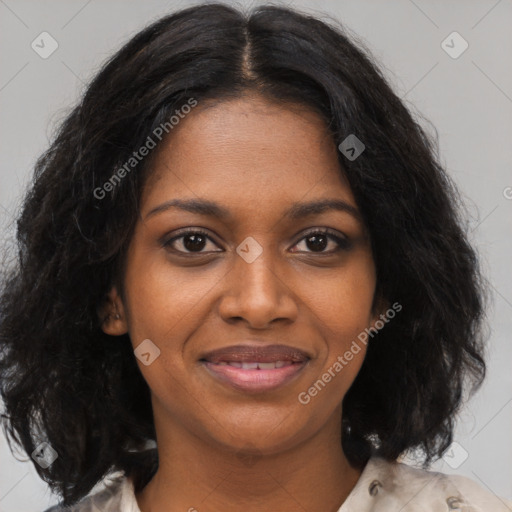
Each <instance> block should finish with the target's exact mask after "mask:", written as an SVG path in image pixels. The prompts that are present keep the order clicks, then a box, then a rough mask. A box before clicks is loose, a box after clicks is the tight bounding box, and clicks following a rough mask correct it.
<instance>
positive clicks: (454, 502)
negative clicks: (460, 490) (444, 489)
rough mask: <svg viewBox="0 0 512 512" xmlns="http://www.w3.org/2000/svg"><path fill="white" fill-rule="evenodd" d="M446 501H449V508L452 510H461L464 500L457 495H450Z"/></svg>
mask: <svg viewBox="0 0 512 512" xmlns="http://www.w3.org/2000/svg"><path fill="white" fill-rule="evenodd" d="M446 503H448V508H449V509H450V510H461V506H462V501H461V500H460V498H457V497H456V496H450V497H449V498H447V499H446Z"/></svg>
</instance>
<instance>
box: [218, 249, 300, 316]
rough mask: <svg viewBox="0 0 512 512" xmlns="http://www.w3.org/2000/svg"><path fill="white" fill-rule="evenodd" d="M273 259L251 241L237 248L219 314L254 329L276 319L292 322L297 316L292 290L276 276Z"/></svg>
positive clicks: (272, 256) (269, 251) (278, 274)
mask: <svg viewBox="0 0 512 512" xmlns="http://www.w3.org/2000/svg"><path fill="white" fill-rule="evenodd" d="M277 259H278V258H277V257H276V255H275V254H274V253H273V252H272V249H270V248H265V249H264V248H263V247H262V246H261V245H260V244H258V243H257V242H256V243H255V241H254V240H246V241H244V242H242V243H241V244H240V245H239V246H238V247H237V254H236V255H235V261H234V264H233V268H232V270H231V272H230V273H229V274H228V276H227V277H228V279H229V282H228V284H227V288H226V289H225V292H226V293H225V296H224V297H223V298H222V301H221V314H222V315H223V316H224V317H225V319H227V318H228V317H241V318H244V319H245V320H247V321H248V322H249V323H250V324H253V325H254V326H256V325H257V324H260V326H263V325H266V324H268V323H269V322H271V321H272V320H273V319H275V318H292V317H294V316H295V315H296V313H297V307H296V304H295V301H294V300H293V297H292V293H291V290H290V289H289V287H288V286H287V285H286V284H285V283H284V279H283V274H282V272H281V274H280V272H279V270H278V267H279V265H277V264H276V262H277Z"/></svg>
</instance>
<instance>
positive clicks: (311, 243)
mask: <svg viewBox="0 0 512 512" xmlns="http://www.w3.org/2000/svg"><path fill="white" fill-rule="evenodd" d="M329 242H330V243H331V247H332V246H334V248H332V249H331V250H328V251H325V250H324V249H325V248H326V247H328V246H329ZM300 243H303V244H304V245H305V246H306V248H308V249H310V250H309V251H292V252H309V253H319V254H333V253H336V252H338V251H341V250H347V249H350V247H351V243H350V241H349V240H348V239H347V238H342V237H340V236H338V235H336V234H334V233H333V232H331V231H330V230H329V229H315V230H312V231H310V232H309V233H307V234H306V236H304V237H303V238H301V240H300V241H299V243H298V244H295V246H294V247H296V246H298V245H300Z"/></svg>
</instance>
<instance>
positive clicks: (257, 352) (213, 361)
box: [200, 345, 310, 393]
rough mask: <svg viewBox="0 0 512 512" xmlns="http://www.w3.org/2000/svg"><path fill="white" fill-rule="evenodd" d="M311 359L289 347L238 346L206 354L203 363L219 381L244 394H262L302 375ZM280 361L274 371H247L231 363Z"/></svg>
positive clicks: (201, 361)
mask: <svg viewBox="0 0 512 512" xmlns="http://www.w3.org/2000/svg"><path fill="white" fill-rule="evenodd" d="M309 360H310V357H309V355H308V354H307V353H306V352H304V351H303V350H300V349H298V348H295V347H289V346H286V345H267V346H264V345H235V346H230V347H223V348H220V349H217V350H213V351H211V352H208V353H206V354H204V355H203V356H202V357H201V359H200V363H201V364H202V365H203V366H204V368H205V369H206V370H207V371H208V373H209V374H210V375H211V376H212V377H213V378H215V379H216V380H217V381H219V382H221V383H223V384H227V385H229V386H230V387H234V388H236V389H238V390H241V391H245V392H252V393H259V392H264V391H271V390H274V389H277V388H279V387H281V386H284V385H285V384H287V383H288V382H290V381H291V380H293V379H294V378H295V377H297V376H298V375H299V374H300V373H301V372H302V370H303V369H304V368H305V367H306V365H307V363H308V361H309ZM277 361H280V363H278V366H279V367H276V368H272V369H260V368H259V367H258V368H250V369H245V368H238V367H235V366H231V365H230V364H229V363H231V362H232V363H235V364H237V366H238V365H240V364H241V363H277ZM252 366H254V365H252ZM267 366H268V365H267Z"/></svg>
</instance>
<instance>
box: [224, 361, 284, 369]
mask: <svg viewBox="0 0 512 512" xmlns="http://www.w3.org/2000/svg"><path fill="white" fill-rule="evenodd" d="M217 364H219V365H223V366H224V365H230V366H234V367H235V368H241V369H242V370H258V369H259V370H275V369H276V368H282V367H283V366H290V365H291V364H293V363H292V362H291V361H275V362H271V363H259V362H239V361H229V362H227V361H221V362H219V363H217Z"/></svg>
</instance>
